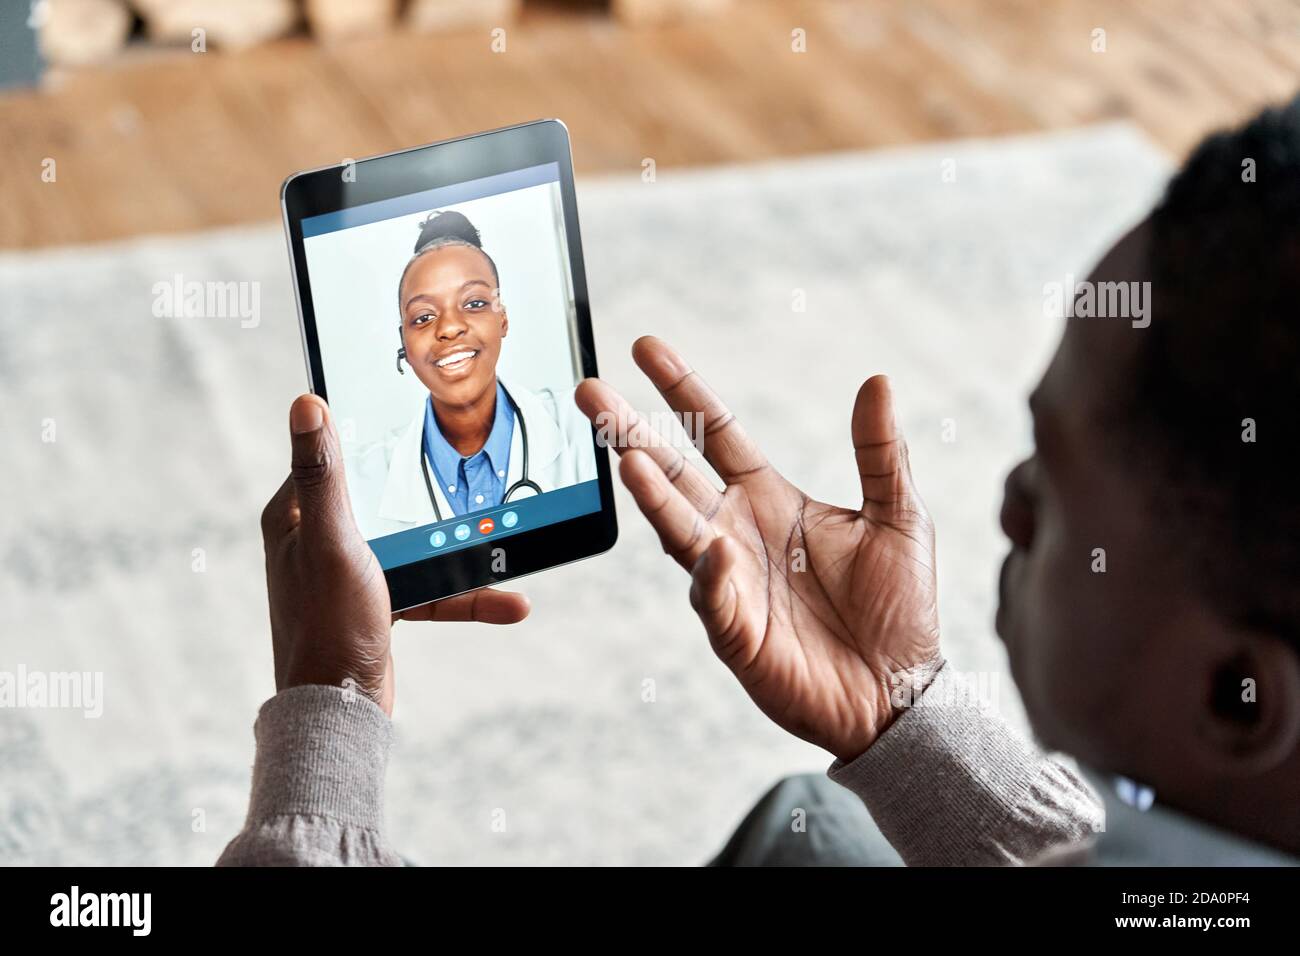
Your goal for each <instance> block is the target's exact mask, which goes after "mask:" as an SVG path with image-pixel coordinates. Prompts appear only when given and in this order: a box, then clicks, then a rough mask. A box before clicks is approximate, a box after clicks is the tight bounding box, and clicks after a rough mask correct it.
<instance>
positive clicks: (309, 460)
mask: <svg viewBox="0 0 1300 956" xmlns="http://www.w3.org/2000/svg"><path fill="white" fill-rule="evenodd" d="M289 431H290V432H291V433H292V435H293V468H292V470H291V472H290V473H291V474H292V475H293V486H294V489H295V490H296V491H297V493H298V510H299V512H300V513H301V516H302V524H304V525H312V524H316V525H318V526H319V525H320V524H322V523H326V524H328V523H332V522H333V521H335V520H338V518H339V517H340V516H341V515H344V514H346V509H345V508H344V507H343V505H344V493H345V485H344V481H343V475H342V469H343V462H342V459H341V456H340V454H339V440H338V435H337V434H336V433H335V431H334V427H333V425H331V424H330V415H329V408H328V407H327V406H326V404H325V402H324V401H322V400H321V399H320V398H318V397H316V396H315V395H301V396H299V397H298V399H297V400H296V401H294V403H293V406H292V407H291V408H290V409H289Z"/></svg>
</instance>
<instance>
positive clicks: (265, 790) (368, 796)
mask: <svg viewBox="0 0 1300 956" xmlns="http://www.w3.org/2000/svg"><path fill="white" fill-rule="evenodd" d="M253 734H254V736H255V737H256V739H257V755H256V757H255V758H254V762H253V789H252V796H251V797H250V799H249V804H248V818H247V819H246V820H245V821H244V828H243V829H242V830H241V831H239V833H238V834H237V835H236V836H235V838H234V839H233V840H231V841H230V844H229V845H228V846H227V847H226V849H225V852H224V853H222V854H221V858H220V859H219V860H218V861H217V865H218V866H400V865H401V860H400V858H398V856H397V855H396V854H395V853H393V851H392V850H391V849H390V848H389V846H388V843H387V841H386V839H385V838H384V774H385V771H386V770H387V767H388V748H389V745H390V743H391V741H392V735H393V728H392V722H391V721H390V720H389V719H388V716H387V715H386V714H385V713H384V712H383V711H382V710H381V709H380V708H379V706H378V705H377V704H375V702H374V701H372V700H370V699H369V698H368V697H366V696H365V695H363V694H360V693H357V692H356V691H349V690H345V689H343V688H340V687H323V686H308V687H291V688H289V689H288V690H283V691H281V692H280V693H278V694H276V695H275V696H274V697H272V698H271V699H270V700H268V701H267V702H266V703H265V704H263V705H262V709H261V712H260V713H259V714H258V716H257V723H256V724H255V725H254V727H253Z"/></svg>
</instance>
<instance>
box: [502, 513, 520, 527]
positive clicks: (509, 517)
mask: <svg viewBox="0 0 1300 956" xmlns="http://www.w3.org/2000/svg"><path fill="white" fill-rule="evenodd" d="M501 524H502V525H503V526H504V527H506V528H513V527H514V526H515V525H517V524H519V515H517V514H515V513H514V512H513V511H507V512H506V513H505V514H503V515H502V516H501Z"/></svg>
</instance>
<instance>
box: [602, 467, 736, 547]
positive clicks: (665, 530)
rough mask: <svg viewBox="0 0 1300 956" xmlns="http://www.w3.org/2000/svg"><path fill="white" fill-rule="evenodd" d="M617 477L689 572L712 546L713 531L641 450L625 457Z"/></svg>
mask: <svg viewBox="0 0 1300 956" xmlns="http://www.w3.org/2000/svg"><path fill="white" fill-rule="evenodd" d="M618 473H619V476H620V477H621V478H622V479H623V484H625V485H626V486H627V490H628V491H630V492H632V497H633V498H635V499H636V503H637V506H638V507H639V508H640V509H641V513H642V514H644V515H645V516H646V520H648V521H649V522H650V524H651V525H652V526H653V527H654V529H655V531H657V532H658V533H659V542H660V544H662V545H663V547H664V552H665V553H666V554H668V555H669V556H671V557H672V558H674V559H675V560H676V561H677V563H678V564H680V565H681V566H682V567H683V568H685V569H686V570H687V571H689V570H690V569H691V568H692V567H693V566H694V565H695V562H696V560H698V559H699V556H700V555H701V554H703V553H704V549H705V548H707V547H708V546H709V544H710V543H712V541H713V539H714V537H715V532H714V530H713V528H712V527H711V526H710V525H709V523H708V522H707V521H705V520H704V516H703V515H702V514H700V513H699V512H698V511H697V510H695V509H694V508H693V507H691V504H690V502H688V501H687V500H686V498H685V496H684V495H682V493H681V492H680V491H678V490H677V489H676V488H675V487H673V484H672V483H671V482H670V481H669V480H668V477H667V476H666V475H665V474H664V473H663V472H662V471H661V470H660V468H659V466H658V465H656V464H655V463H654V462H653V461H651V459H650V456H649V455H647V454H646V453H645V452H644V451H642V450H641V449H632V450H631V451H629V452H628V453H627V454H626V455H624V456H623V460H622V461H621V462H620V463H619V468H618Z"/></svg>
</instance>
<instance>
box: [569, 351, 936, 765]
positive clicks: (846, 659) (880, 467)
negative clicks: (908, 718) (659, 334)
mask: <svg viewBox="0 0 1300 956" xmlns="http://www.w3.org/2000/svg"><path fill="white" fill-rule="evenodd" d="M632 355H633V358H634V359H635V360H636V363H637V365H638V366H640V368H641V370H642V371H643V372H645V374H646V375H647V376H649V378H650V380H651V381H652V382H653V383H654V385H655V387H656V388H658V389H659V392H660V394H662V395H663V396H664V398H665V399H666V400H667V402H668V404H669V405H670V406H672V408H673V409H674V410H675V411H677V412H678V413H679V414H680V413H689V414H694V413H697V412H698V413H702V415H703V423H704V435H703V439H704V440H703V453H704V457H705V459H706V460H707V461H708V463H709V464H710V465H712V466H713V468H714V470H716V471H717V473H718V475H719V476H720V477H721V478H722V480H723V482H724V484H725V486H726V487H725V490H723V491H722V492H719V491H718V490H717V488H716V487H715V486H714V483H713V482H712V481H711V480H710V479H709V478H707V477H706V476H705V475H704V474H703V473H701V472H700V471H699V470H697V469H696V468H694V467H692V466H691V465H689V464H688V463H687V462H686V460H685V459H684V458H683V457H682V455H681V453H680V452H678V451H677V450H676V449H673V448H670V447H668V445H667V443H666V441H665V440H664V439H662V438H656V437H655V436H654V434H653V432H652V431H651V429H650V428H649V427H648V426H647V425H646V424H645V423H644V421H641V420H640V419H639V418H638V417H637V415H636V412H635V411H634V410H633V409H632V408H631V406H630V405H629V404H628V403H627V402H626V401H625V400H624V399H623V398H622V397H621V396H620V395H619V394H618V393H617V392H616V391H614V389H612V388H611V387H610V386H609V385H607V384H606V383H604V382H602V381H600V380H599V379H588V380H587V381H585V382H583V383H582V385H581V386H580V387H579V389H578V394H577V401H578V405H579V407H581V408H582V410H583V411H584V412H585V413H586V414H587V416H588V417H589V418H591V420H592V421H593V422H594V423H595V424H596V426H597V428H598V429H602V430H603V431H604V432H605V433H606V434H610V433H613V435H615V436H617V439H616V441H611V444H619V445H620V447H619V448H618V450H619V452H620V453H621V454H622V456H623V459H622V463H621V465H620V467H619V473H620V475H621V476H622V478H623V482H624V484H626V485H627V487H628V489H629V490H630V491H631V492H632V495H633V497H634V498H635V499H636V502H637V504H638V505H639V506H640V508H641V511H642V512H643V513H644V514H645V516H646V518H647V519H648V520H649V521H650V523H651V524H652V525H653V526H654V528H655V530H656V531H657V532H658V533H659V539H660V542H661V543H662V544H663V547H664V551H665V552H667V553H668V554H669V555H671V556H672V557H673V558H674V559H676V561H677V563H678V564H680V565H681V566H682V567H683V568H685V569H686V570H687V571H688V572H689V573H690V574H691V591H690V597H691V604H692V606H693V607H694V608H695V610H696V613H698V614H699V616H700V620H701V621H703V623H704V628H705V630H706V631H707V632H708V635H709V640H710V642H711V643H712V645H713V649H714V651H715V652H716V653H717V655H718V657H720V658H721V659H722V661H723V662H724V663H725V664H726V665H727V666H728V667H729V668H731V670H732V672H733V673H735V675H736V677H737V678H738V679H739V680H740V683H741V685H742V686H743V687H744V688H745V690H746V691H747V692H748V693H749V695H750V697H751V698H753V700H754V703H756V704H757V705H758V706H759V708H760V709H761V710H762V711H763V713H765V714H767V715H768V716H769V717H771V718H772V719H773V720H774V721H776V722H777V723H778V724H780V725H781V726H782V727H784V728H785V729H786V730H788V731H790V732H791V733H793V734H796V735H797V736H799V737H802V738H803V739H805V740H808V741H811V742H812V743H815V744H817V745H819V746H821V747H824V748H825V749H826V750H828V751H830V752H831V753H832V754H834V755H835V756H837V757H839V758H841V759H842V760H851V759H853V758H854V757H856V756H858V755H859V754H861V753H862V752H863V751H864V750H866V749H867V748H868V747H870V746H871V744H872V743H873V742H874V741H875V739H876V738H877V737H878V736H879V735H880V734H881V733H882V732H883V731H884V730H885V728H886V727H887V726H889V723H890V722H891V721H892V719H893V717H894V714H895V710H894V708H893V706H892V704H891V690H892V689H894V688H895V687H896V686H897V685H898V684H899V682H900V680H903V681H906V682H907V683H908V684H910V683H911V679H912V677H911V675H912V674H915V673H918V672H919V673H924V672H925V671H927V670H929V669H932V668H933V667H934V666H935V665H936V664H937V663H938V662H939V660H940V657H939V619H938V612H937V610H936V597H935V573H934V530H933V527H932V526H931V523H930V518H929V516H928V515H927V514H926V511H925V506H924V505H923V504H922V503H921V499H920V498H919V497H918V495H917V493H916V490H915V488H914V487H913V485H912V476H911V472H910V470H909V468H908V463H907V448H906V446H905V445H904V443H903V440H902V437H901V436H900V434H899V432H898V429H897V426H896V425H895V423H894V411H893V402H892V398H891V395H890V389H889V383H888V381H887V380H886V379H885V378H884V376H879V375H878V376H876V377H874V378H871V379H868V380H867V382H866V383H865V384H864V385H863V386H862V388H861V389H859V391H858V397H857V401H856V403H855V404H854V407H853V421H852V436H853V448H854V452H855V454H856V458H857V467H858V474H859V476H860V478H861V481H862V498H863V501H862V507H861V508H858V509H849V508H837V507H834V506H832V505H827V504H823V503H821V502H819V501H813V500H812V499H811V498H809V497H808V496H807V495H805V494H804V493H803V492H802V491H800V490H799V489H798V488H796V487H795V486H794V485H792V484H790V482H788V481H786V480H785V479H784V478H783V477H781V475H780V474H778V473H777V471H776V470H775V469H774V468H773V467H772V466H771V465H770V464H768V462H767V460H766V459H765V458H764V457H763V454H762V453H761V452H760V451H759V450H758V447H757V446H756V445H755V444H754V443H753V441H751V440H750V438H749V437H748V436H747V435H746V434H745V432H744V430H743V429H742V428H741V426H740V423H739V422H737V421H736V418H735V416H734V415H732V414H731V412H729V411H728V410H727V407H726V406H725V405H723V403H722V402H721V400H720V399H719V398H718V397H717V396H716V395H715V394H714V393H713V392H712V391H711V390H710V389H709V387H708V386H707V385H705V383H704V381H703V380H702V379H701V378H700V377H699V375H697V374H696V373H695V372H693V371H691V369H690V367H689V366H688V365H687V364H686V362H685V361H684V360H683V359H682V357H681V356H680V355H678V354H677V353H676V352H675V351H673V350H672V349H671V348H670V347H669V346H668V345H667V344H666V343H664V342H662V341H660V340H659V339H656V338H654V337H652V336H646V337H643V338H641V339H639V340H638V341H637V342H636V344H635V345H634V346H633V348H632Z"/></svg>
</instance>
